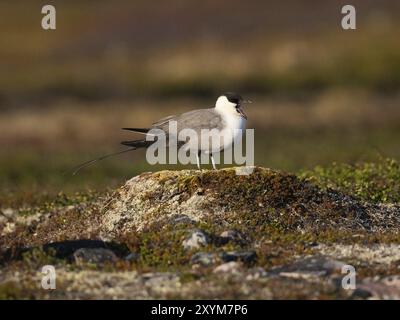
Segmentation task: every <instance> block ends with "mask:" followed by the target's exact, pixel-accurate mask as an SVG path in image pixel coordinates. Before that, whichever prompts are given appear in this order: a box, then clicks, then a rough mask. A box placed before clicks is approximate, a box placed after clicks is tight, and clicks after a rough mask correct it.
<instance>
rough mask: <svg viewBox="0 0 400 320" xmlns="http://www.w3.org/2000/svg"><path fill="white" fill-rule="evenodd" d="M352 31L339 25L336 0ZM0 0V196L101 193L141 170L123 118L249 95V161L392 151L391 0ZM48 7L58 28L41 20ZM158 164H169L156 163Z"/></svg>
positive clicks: (396, 80)
mask: <svg viewBox="0 0 400 320" xmlns="http://www.w3.org/2000/svg"><path fill="white" fill-rule="evenodd" d="M350 2H351V4H353V5H354V6H355V7H356V10H357V30H349V31H344V30H342V28H341V24H340V22H341V18H342V15H341V13H340V11H341V7H342V6H343V5H344V4H348V3H350ZM350 2H349V1H317V0H315V1H311V0H302V1H299V0H296V1H294V0H293V1H288V0H286V1H266V0H251V1H242V0H230V1H218V0H203V1H188V0H169V1H157V2H156V3H155V2H154V1H153V2H150V1H144V0H143V1H141V0H135V1H121V0H119V1H105V0H96V1H89V0H84V1H48V2H46V1H35V0H29V1H9V0H2V1H1V3H0V192H1V193H2V194H13V195H15V194H26V193H28V194H29V193H30V194H36V193H40V192H45V193H57V192H60V191H63V192H75V191H78V190H83V189H86V188H94V189H96V190H101V189H104V188H112V187H114V186H116V185H119V184H121V183H122V182H123V181H124V180H125V179H127V178H130V177H132V176H133V175H135V174H138V173H140V172H143V171H146V170H151V171H153V170H159V169H160V167H149V166H148V165H147V164H146V162H145V152H137V153H131V154H126V155H122V156H118V157H116V158H110V159H107V160H105V161H103V162H101V163H99V164H97V165H95V166H92V167H90V168H88V169H86V170H83V171H81V172H80V173H79V174H78V175H77V176H72V175H71V174H64V173H65V171H67V170H68V169H71V168H72V167H74V166H75V165H77V164H79V163H81V162H84V161H86V160H88V159H91V158H93V157H97V156H99V155H102V154H103V153H109V152H114V151H118V150H122V149H123V147H122V146H120V145H119V142H120V141H121V140H126V139H130V138H135V136H134V134H133V133H128V132H123V131H121V130H120V128H121V127H127V126H139V127H140V126H148V125H149V124H150V123H151V122H152V121H153V120H156V119H158V118H161V117H164V116H167V115H169V114H176V113H180V112H185V111H189V110H191V109H194V108H203V107H211V106H212V105H213V103H214V102H215V99H216V97H217V96H218V95H219V94H220V93H222V92H225V91H237V92H239V93H240V94H242V95H243V96H244V97H246V98H250V99H252V100H253V102H254V103H253V104H252V105H249V106H247V109H246V112H247V114H248V117H249V121H248V127H249V128H255V138H256V150H255V151H256V155H255V161H256V164H257V165H262V166H267V167H271V168H274V169H282V170H288V171H291V172H298V171H299V170H306V169H310V168H313V167H315V166H316V165H329V164H331V163H332V162H334V161H336V162H347V163H354V162H358V161H369V160H372V161H373V160H374V159H376V158H377V157H379V156H389V157H394V158H399V157H400V149H399V139H400V90H399V89H400V41H399V35H400V2H399V1H398V0H381V1H376V0H375V1H373V0H371V1H368V0H359V1H357V0H352V1H350ZM44 4H53V5H54V6H55V7H56V10H57V29H56V30H55V31H45V30H43V29H42V28H41V19H42V17H43V15H42V14H41V8H42V6H43V5H44ZM162 168H171V167H170V166H163V167H162Z"/></svg>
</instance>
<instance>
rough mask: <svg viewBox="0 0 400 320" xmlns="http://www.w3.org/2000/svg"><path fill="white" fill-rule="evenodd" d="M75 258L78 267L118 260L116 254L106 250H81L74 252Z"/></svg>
mask: <svg viewBox="0 0 400 320" xmlns="http://www.w3.org/2000/svg"><path fill="white" fill-rule="evenodd" d="M73 257H74V260H75V263H76V264H78V265H83V264H85V263H91V264H103V263H107V262H115V261H117V259H118V258H117V256H116V255H115V253H114V252H112V251H111V250H109V249H104V248H81V249H78V250H76V251H75V252H74V254H73Z"/></svg>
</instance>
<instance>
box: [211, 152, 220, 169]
mask: <svg viewBox="0 0 400 320" xmlns="http://www.w3.org/2000/svg"><path fill="white" fill-rule="evenodd" d="M210 157H211V163H212V166H213V169H214V170H218V169H217V166H216V165H215V161H214V157H213V154H212V153H210Z"/></svg>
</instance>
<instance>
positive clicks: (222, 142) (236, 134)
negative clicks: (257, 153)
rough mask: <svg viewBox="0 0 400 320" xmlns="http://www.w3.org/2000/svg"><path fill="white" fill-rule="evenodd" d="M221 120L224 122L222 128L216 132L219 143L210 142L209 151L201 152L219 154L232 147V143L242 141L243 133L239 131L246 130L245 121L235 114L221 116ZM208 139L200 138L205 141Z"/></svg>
mask: <svg viewBox="0 0 400 320" xmlns="http://www.w3.org/2000/svg"><path fill="white" fill-rule="evenodd" d="M221 116H222V120H223V122H224V125H225V126H224V128H223V129H222V130H221V131H219V132H218V135H219V137H220V138H219V142H218V143H215V140H214V141H213V143H211V142H210V146H211V147H212V148H211V150H210V149H207V150H202V151H203V152H205V153H210V152H211V153H215V152H220V151H222V150H225V149H229V148H230V147H232V145H233V143H234V141H240V139H242V135H243V132H242V131H240V130H239V129H241V130H244V129H245V128H246V119H244V118H243V117H241V116H239V115H236V114H221ZM207 138H208V137H202V139H207Z"/></svg>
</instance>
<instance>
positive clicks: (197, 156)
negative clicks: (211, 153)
mask: <svg viewBox="0 0 400 320" xmlns="http://www.w3.org/2000/svg"><path fill="white" fill-rule="evenodd" d="M200 157H201V151H200V150H199V151H197V154H196V160H197V168H198V169H199V170H201V167H200Z"/></svg>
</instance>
